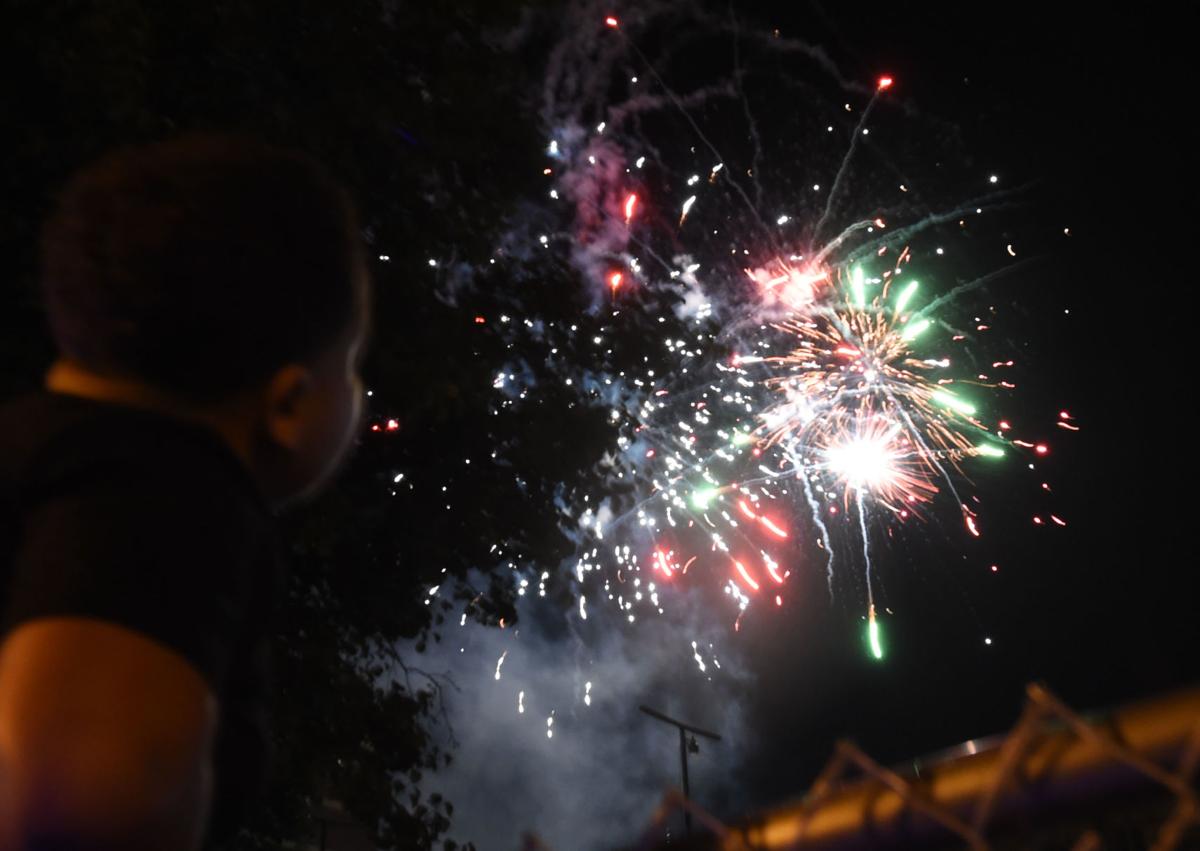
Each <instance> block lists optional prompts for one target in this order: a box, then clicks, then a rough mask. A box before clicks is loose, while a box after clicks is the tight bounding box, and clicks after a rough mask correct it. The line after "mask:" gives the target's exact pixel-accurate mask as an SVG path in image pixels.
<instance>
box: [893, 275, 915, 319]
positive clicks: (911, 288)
mask: <svg viewBox="0 0 1200 851" xmlns="http://www.w3.org/2000/svg"><path fill="white" fill-rule="evenodd" d="M917 287H918V284H917V282H916V281H910V282H909V284H908V286H906V287H905V288H904V289H903V290H901V291H900V297H899V298H898V299H896V315H897V316H899V315H900V314H902V313H904V308H905V307H906V306H907V305H908V302H909V300H910V299H912V297H913V296H914V295H915V294H916V292H917Z"/></svg>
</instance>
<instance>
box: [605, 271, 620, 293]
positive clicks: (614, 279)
mask: <svg viewBox="0 0 1200 851" xmlns="http://www.w3.org/2000/svg"><path fill="white" fill-rule="evenodd" d="M623 277H624V276H623V275H622V274H621V273H620V272H613V273H612V274H611V275H609V276H608V285H609V287H610V288H612V290H613V291H614V292H615V291H616V289H617V287H619V286H621V281H622V279H623Z"/></svg>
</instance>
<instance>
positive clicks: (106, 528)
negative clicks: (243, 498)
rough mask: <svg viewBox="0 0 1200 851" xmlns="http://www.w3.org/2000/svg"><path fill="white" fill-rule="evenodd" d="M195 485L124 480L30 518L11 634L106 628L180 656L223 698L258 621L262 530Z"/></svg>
mask: <svg viewBox="0 0 1200 851" xmlns="http://www.w3.org/2000/svg"><path fill="white" fill-rule="evenodd" d="M197 484H198V483H197V482H195V481H194V480H193V481H189V478H188V477H186V476H182V477H170V476H167V475H165V473H164V472H158V471H126V472H125V474H123V475H120V476H116V475H113V476H107V477H96V478H94V479H93V480H91V481H86V482H83V483H80V484H77V485H75V486H73V487H70V488H67V489H63V490H62V492H60V493H59V494H57V495H55V496H53V497H51V498H48V499H46V500H44V501H43V502H41V503H40V504H39V505H37V506H34V507H32V508H31V509H30V510H29V511H28V513H27V514H26V516H25V523H24V529H23V531H22V535H21V543H20V546H19V548H18V550H17V552H16V553H15V557H14V559H13V562H12V570H13V573H12V582H11V584H10V587H9V589H8V590H9V593H8V599H7V600H6V601H5V609H6V610H5V612H4V617H3V622H2V627H3V631H5V632H7V631H8V630H10V629H12V628H14V627H16V626H17V625H19V624H21V623H23V622H27V621H30V620H34V619H38V618H44V617H56V616H76V617H88V618H96V619H99V620H103V621H107V622H110V623H114V624H117V625H120V626H123V627H125V628H127V629H130V630H133V631H135V632H138V633H141V634H143V635H145V636H147V637H149V638H151V639H153V640H155V641H157V642H159V643H161V644H163V645H166V646H167V647H168V648H170V649H172V650H174V651H176V652H177V653H179V654H180V655H181V656H182V657H183V658H184V659H185V660H187V662H188V663H190V664H191V665H192V667H194V668H195V669H196V670H197V671H198V672H199V673H200V674H201V675H202V676H203V677H204V678H205V680H206V681H207V682H208V684H209V687H210V688H211V689H212V690H213V692H214V694H216V695H217V696H218V697H222V696H223V693H224V685H225V681H226V676H227V674H228V672H229V669H230V664H231V661H232V660H231V655H232V653H233V652H234V648H235V647H236V646H237V640H238V637H239V635H240V633H241V630H242V629H243V628H244V626H245V623H246V620H247V618H248V616H249V608H250V605H251V601H252V598H253V589H254V575H253V569H254V564H255V558H254V553H255V551H256V542H255V541H254V531H253V524H252V523H250V522H248V520H247V518H246V517H245V514H244V512H241V511H239V509H238V505H237V501H236V499H235V498H234V497H233V496H231V495H230V496H227V497H225V498H223V495H222V493H221V492H220V490H216V489H213V488H207V489H206V488H203V487H198V486H197Z"/></svg>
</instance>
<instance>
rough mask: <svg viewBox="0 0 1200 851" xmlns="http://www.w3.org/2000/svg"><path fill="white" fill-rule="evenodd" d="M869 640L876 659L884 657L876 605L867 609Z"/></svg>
mask: <svg viewBox="0 0 1200 851" xmlns="http://www.w3.org/2000/svg"><path fill="white" fill-rule="evenodd" d="M867 641H868V643H869V644H870V645H871V655H872V656H874V657H875V658H876V659H882V658H883V642H882V641H881V640H880V635H879V621H877V620H876V619H875V606H873V605H872V606H871V608H870V609H868V610H867Z"/></svg>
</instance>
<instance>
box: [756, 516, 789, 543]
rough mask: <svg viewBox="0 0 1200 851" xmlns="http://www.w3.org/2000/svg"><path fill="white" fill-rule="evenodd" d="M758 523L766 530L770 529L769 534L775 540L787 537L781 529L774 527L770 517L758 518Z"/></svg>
mask: <svg viewBox="0 0 1200 851" xmlns="http://www.w3.org/2000/svg"><path fill="white" fill-rule="evenodd" d="M759 522H760V523H762V524H763V525H764V526H766V527H767V528H768V529H770V530H771V534H772V535H774V536H775V537H777V538H786V537H787V536H788V534H787V532H785V531H784V530H783V529H780V528H779V527H778V526H776V525H775V524H774V523H772V522H771V518H770V517H760V518H759Z"/></svg>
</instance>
